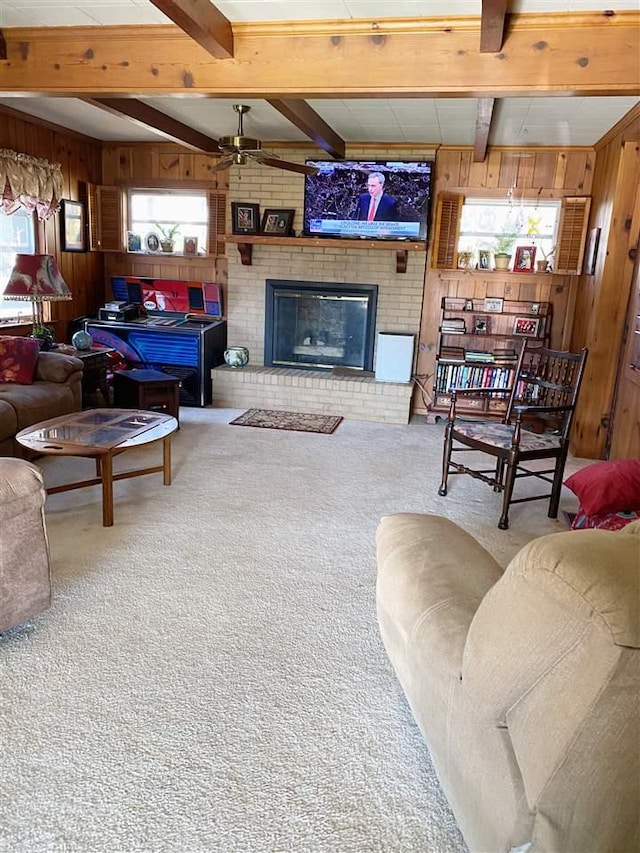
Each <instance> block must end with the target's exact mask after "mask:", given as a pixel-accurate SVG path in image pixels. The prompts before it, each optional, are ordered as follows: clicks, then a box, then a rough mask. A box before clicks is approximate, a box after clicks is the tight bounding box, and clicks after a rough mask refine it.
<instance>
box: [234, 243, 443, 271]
mask: <svg viewBox="0 0 640 853" xmlns="http://www.w3.org/2000/svg"><path fill="white" fill-rule="evenodd" d="M225 240H226V241H227V243H237V244H238V252H240V261H241V263H242V264H243V265H244V266H246V267H249V266H251V263H252V260H253V247H254V246H255V245H259V246H289V247H292V246H307V247H311V248H316V249H326V248H341V249H381V250H383V251H387V252H388V251H389V250H390V249H391V250H393V251H395V253H396V272H399V273H402V272H406V271H407V258H408V254H409V252H426V251H427V244H426V242H423V241H415V240H347V239H345V240H341V239H339V238H334V237H265V236H264V235H261V234H228V235H227V236H226V237H225Z"/></svg>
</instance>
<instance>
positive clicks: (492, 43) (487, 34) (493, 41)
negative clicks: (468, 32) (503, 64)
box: [480, 0, 508, 53]
mask: <svg viewBox="0 0 640 853" xmlns="http://www.w3.org/2000/svg"><path fill="white" fill-rule="evenodd" d="M507 5H508V4H507V0H482V18H481V21H480V53H498V52H499V51H501V50H502V42H503V40H504V25H505V21H506V17H507Z"/></svg>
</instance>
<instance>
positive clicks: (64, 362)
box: [35, 352, 83, 382]
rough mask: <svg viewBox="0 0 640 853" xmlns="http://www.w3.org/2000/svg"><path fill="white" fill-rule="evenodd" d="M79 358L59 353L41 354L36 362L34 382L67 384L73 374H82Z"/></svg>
mask: <svg viewBox="0 0 640 853" xmlns="http://www.w3.org/2000/svg"><path fill="white" fill-rule="evenodd" d="M82 370H83V364H82V361H81V360H80V359H79V358H74V357H73V356H72V355H64V353H59V352H41V353H39V354H38V361H37V362H36V374H35V380H36V381H40V382H69V380H70V379H71V377H72V376H73V374H74V373H80V374H82Z"/></svg>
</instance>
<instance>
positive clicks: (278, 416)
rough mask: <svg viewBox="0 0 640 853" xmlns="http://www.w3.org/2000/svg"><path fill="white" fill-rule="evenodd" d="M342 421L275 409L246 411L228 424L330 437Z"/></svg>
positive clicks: (324, 416) (333, 416)
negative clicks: (314, 433) (312, 433)
mask: <svg viewBox="0 0 640 853" xmlns="http://www.w3.org/2000/svg"><path fill="white" fill-rule="evenodd" d="M341 421H342V418H341V417H339V416H336V415H316V414H305V413H303V412H280V411H277V410H275V409H247V411H246V412H243V413H242V414H241V415H239V416H238V417H237V418H234V419H233V420H232V421H229V423H230V424H231V425H232V426H249V427H263V428H264V429H284V430H290V431H293V432H317V433H322V434H324V435H330V434H331V433H333V432H335V430H336V428H337V427H338V425H339V424H340V422H341Z"/></svg>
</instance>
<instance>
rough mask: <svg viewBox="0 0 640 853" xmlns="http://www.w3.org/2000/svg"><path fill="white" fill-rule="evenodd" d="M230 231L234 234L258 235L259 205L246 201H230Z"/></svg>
mask: <svg viewBox="0 0 640 853" xmlns="http://www.w3.org/2000/svg"><path fill="white" fill-rule="evenodd" d="M231 230H232V232H233V233H234V234H259V233H260V205H259V204H253V203H252V202H248V201H232V202H231Z"/></svg>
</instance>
